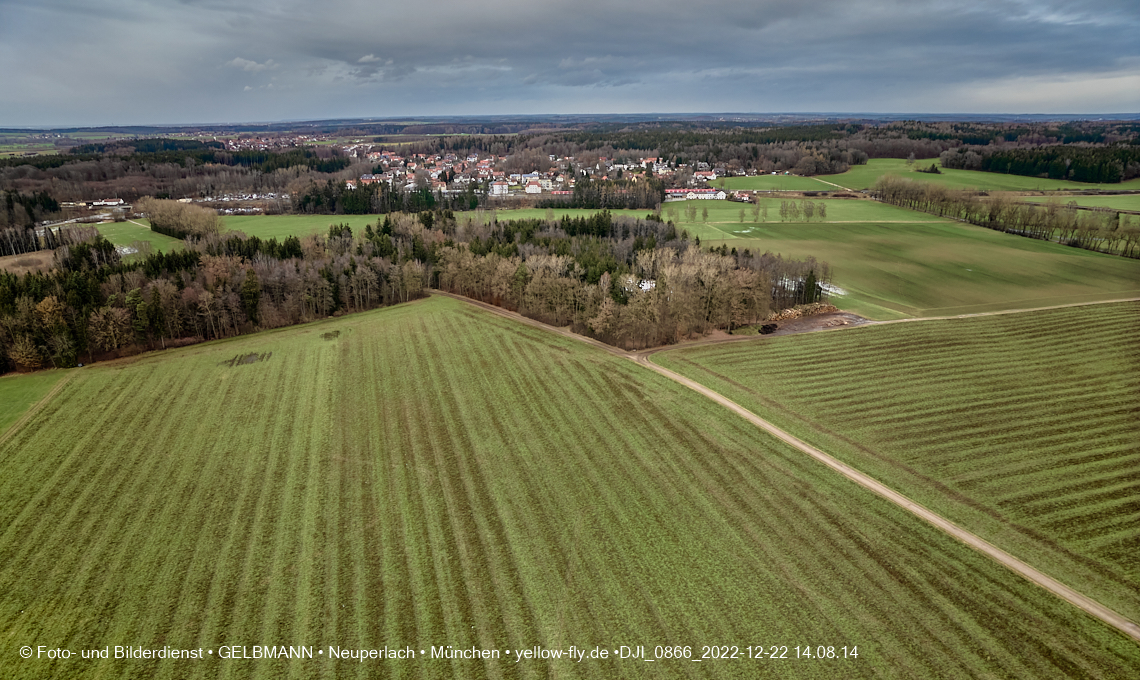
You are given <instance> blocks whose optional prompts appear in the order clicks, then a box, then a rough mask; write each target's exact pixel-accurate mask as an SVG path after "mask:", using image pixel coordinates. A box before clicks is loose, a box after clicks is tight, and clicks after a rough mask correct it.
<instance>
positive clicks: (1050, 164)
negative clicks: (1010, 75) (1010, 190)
mask: <svg viewBox="0 0 1140 680" xmlns="http://www.w3.org/2000/svg"><path fill="white" fill-rule="evenodd" d="M939 161H940V162H941V163H942V167H945V168H957V169H962V170H983V171H985V172H997V173H1003V174H1009V175H1023V176H1026V177H1048V178H1050V179H1066V180H1071V181H1074V182H1088V183H1092V184H1116V183H1119V182H1123V181H1125V180H1129V179H1132V178H1134V177H1140V147H1137V146H1126V145H1113V146H1097V147H1090V146H1046V147H1037V148H1014V149H1002V148H977V147H959V148H957V149H955V150H953V151H947V152H944V153H943V154H942V155H941V156H940V157H939Z"/></svg>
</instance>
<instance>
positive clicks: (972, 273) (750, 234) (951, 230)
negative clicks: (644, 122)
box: [702, 222, 1140, 319]
mask: <svg viewBox="0 0 1140 680" xmlns="http://www.w3.org/2000/svg"><path fill="white" fill-rule="evenodd" d="M720 243H721V242H720V241H713V240H711V239H710V240H709V241H708V244H709V245H712V246H718V245H719V244H720ZM724 243H727V244H728V245H729V246H730V247H733V248H736V249H737V250H743V249H745V248H748V249H750V250H751V251H752V252H753V253H762V252H766V251H770V252H773V253H779V254H781V255H784V256H785V257H793V258H797V259H800V258H805V257H808V256H813V257H815V258H816V259H817V260H821V261H824V262H827V263H828V264H829V265H830V267H831V272H832V283H833V284H834V285H836V286H839V287H840V288H842V289H844V291H845V294H843V295H839V296H835V297H833V298H832V302H834V304H835V305H836V306H838V307H840V308H841V309H845V310H848V311H851V312H855V313H856V314H860V315H862V316H865V317H867V318H871V319H897V318H905V317H909V316H916V317H920V316H949V315H957V314H973V313H978V312H989V311H1000V310H1005V309H1028V308H1034V307H1047V306H1051V305H1059V304H1069V303H1076V302H1094V301H1097V300H1118V299H1124V298H1130V297H1140V261H1137V260H1128V259H1124V258H1121V257H1118V256H1114V255H1105V254H1103V253H1094V252H1091V251H1087V250H1080V249H1077V248H1069V247H1066V246H1062V245H1060V244H1057V243H1050V242H1046V241H1037V240H1033V239H1028V238H1024V237H1021V236H1015V235H1012V234H1003V233H1000V232H996V231H992V230H989V229H984V228H982V227H976V226H973V225H969V224H962V223H958V222H941V223H933V224H931V223H915V224H875V223H864V224H835V225H829V224H775V225H770V224H764V225H743V226H742V228H741V229H739V230H738V234H737V238H735V239H734V240H727V241H724ZM704 244H705V241H704V240H703V239H702V245H704Z"/></svg>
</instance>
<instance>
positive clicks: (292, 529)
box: [0, 298, 1140, 678]
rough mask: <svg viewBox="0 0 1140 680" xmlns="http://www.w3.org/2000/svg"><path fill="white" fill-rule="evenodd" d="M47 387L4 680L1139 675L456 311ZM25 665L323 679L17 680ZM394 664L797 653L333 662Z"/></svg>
mask: <svg viewBox="0 0 1140 680" xmlns="http://www.w3.org/2000/svg"><path fill="white" fill-rule="evenodd" d="M914 328H915V329H918V328H919V327H918V326H915V327H914ZM873 330H874V331H879V330H880V329H873ZM883 330H886V329H883ZM904 330H908V331H909V330H910V329H909V327H904ZM852 335H853V336H854V335H856V334H855V333H852ZM820 337H821V338H823V339H825V340H827V341H835V340H841V339H842V336H835V337H832V335H830V334H825V335H823V336H820ZM1112 384H1115V383H1112ZM57 387H58V392H57V393H55V394H54V396H51V397H50V398H49V399H47V400H44V401H41V402H40V404H39V405H38V406H37V407H34V408H33V409H32V410H31V411H29V412H28V413H27V414H26V416H27V418H26V420H24V421H23V423H22V424H21V425H19V426H17V427H16V428H15V429H10V430H9V431H8V432H6V433H5V434H3V435H0V436H2V437H3V439H0V639H2V640H3V649H2V650H0V653H2V654H3V655H4V658H3V662H2V666H3V668H4V674H3V675H4V677H5V678H47V677H68V678H73V677H74V678H88V677H90V678H238V677H240V678H248V677H254V678H332V677H346V676H351V677H463V678H469V677H476V678H478V677H490V678H498V677H504V678H515V677H520V678H530V677H534V678H542V677H576V678H577V677H582V678H592V677H596V678H609V677H653V678H658V677H749V678H751V677H805V678H833V677H844V678H860V677H899V678H916V677H978V676H988V677H1049V678H1056V677H1082V678H1083V677H1101V678H1122V677H1137V675H1140V646H1137V645H1136V643H1135V642H1134V641H1131V640H1129V639H1127V638H1126V637H1124V636H1123V635H1122V634H1120V633H1118V632H1116V631H1114V630H1112V629H1109V628H1108V627H1107V626H1105V625H1103V624H1102V623H1100V622H1099V621H1097V620H1095V619H1092V618H1091V617H1089V616H1086V615H1085V614H1083V613H1082V612H1080V611H1079V610H1077V609H1076V608H1074V607H1072V606H1070V605H1068V604H1066V603H1064V602H1062V601H1061V600H1059V599H1057V598H1056V597H1054V596H1053V595H1051V594H1049V593H1048V592H1046V591H1045V590H1043V589H1041V588H1039V587H1037V586H1034V585H1032V584H1030V583H1028V582H1026V581H1023V580H1022V579H1020V578H1019V577H1017V576H1016V575H1014V574H1013V573H1012V572H1010V571H1008V570H1007V569H1005V568H1003V567H1001V566H999V565H998V564H997V563H995V562H993V561H991V560H989V559H988V558H985V557H983V556H981V555H980V554H978V553H976V552H974V551H973V550H971V549H969V548H967V547H965V546H964V545H962V544H960V543H958V542H956V541H954V540H952V539H950V538H948V537H946V536H945V535H943V534H942V533H940V532H939V531H938V530H936V529H935V528H933V527H931V526H928V525H926V524H924V523H922V522H921V521H919V520H917V519H916V518H914V517H913V516H911V515H909V514H908V513H906V512H905V511H904V510H902V509H901V508H898V507H896V506H894V505H891V504H889V503H887V502H886V501H883V500H881V499H879V498H878V497H877V496H874V495H872V494H871V493H870V492H867V491H865V490H863V489H862V488H861V487H859V486H857V485H855V484H854V483H852V482H848V481H847V480H846V479H844V478H843V477H842V476H840V475H838V474H836V473H834V472H832V471H831V470H829V469H828V468H826V467H824V466H822V465H820V464H818V463H816V462H815V461H813V460H812V459H810V458H808V457H807V456H804V455H803V454H801V453H798V452H796V451H794V450H792V449H789V448H787V447H785V446H784V445H782V444H780V443H778V441H777V440H775V439H772V438H770V437H768V436H766V435H764V434H763V433H761V432H760V431H759V430H757V429H756V428H754V427H753V426H751V425H750V424H748V423H747V422H746V421H744V420H743V419H738V418H736V417H732V416H730V415H729V414H728V413H727V412H726V411H724V410H723V409H722V408H721V407H719V406H717V405H716V404H714V403H713V402H711V401H709V400H707V399H705V398H703V397H701V396H699V395H696V394H695V393H693V392H691V391H688V390H686V389H685V388H683V387H681V386H679V385H677V384H676V383H674V382H672V381H670V380H668V379H666V378H664V377H662V376H659V375H657V374H655V373H652V372H650V371H648V370H646V369H644V368H643V367H640V366H638V365H637V364H635V363H634V362H631V361H628V360H625V359H621V358H618V357H614V356H612V355H610V354H608V353H606V352H604V351H601V350H598V349H596V348H593V347H590V346H588V345H585V344H583V343H578V342H575V341H573V340H570V339H566V338H562V337H560V336H556V335H553V334H550V333H547V332H545V331H542V330H539V329H535V328H532V327H530V326H527V325H524V324H521V323H518V322H516V321H514V320H511V319H505V318H502V317H498V316H495V315H492V314H490V313H488V312H485V311H482V310H479V309H476V308H474V307H471V306H468V305H465V304H464V303H461V302H458V301H455V300H450V299H445V298H431V299H429V300H425V301H421V302H416V303H412V304H408V305H402V306H399V307H394V308H388V309H384V310H377V311H373V312H366V313H362V314H357V315H352V316H346V317H343V318H339V319H329V320H326V321H321V322H318V323H314V324H309V325H304V326H297V327H292V328H288V329H279V330H275V331H269V332H265V333H260V334H257V335H252V336H245V337H242V338H238V339H233V340H229V341H221V342H213V343H208V344H203V345H197V346H191V347H186V348H181V349H176V350H170V351H167V352H162V353H152V354H147V355H141V356H139V357H135V358H132V359H130V360H120V361H116V362H106V363H103V364H100V365H96V366H91V367H87V368H82V369H76V370H72V371H69V372H68V373H67V374H65V375H64V377H63V378H62V379H61V382H60V383H57ZM810 389H813V390H815V389H817V387H816V386H814V385H813V386H812V387H811V388H810ZM1089 392H1090V391H1089V390H1087V389H1086V390H1085V393H1086V398H1092V399H1096V398H1097V397H1096V395H1095V394H1093V395H1091V396H1090V395H1089ZM1106 451H1108V450H1107V449H1106ZM1109 452H1110V453H1111V451H1109ZM1106 460H1107V459H1106ZM1120 460H1122V461H1123V460H1124V459H1123V458H1121V459H1120ZM1045 479H1046V480H1048V479H1049V477H1048V476H1046V477H1045ZM995 483H996V482H995ZM24 645H28V646H32V647H36V646H39V645H47V646H49V647H68V648H71V649H76V650H79V649H87V648H100V649H101V648H103V647H105V646H114V645H131V646H141V647H146V648H162V647H163V646H164V645H166V646H169V647H173V648H176V649H187V648H202V649H207V650H217V649H219V646H220V645H241V646H247V648H248V647H251V646H254V645H288V646H311V647H312V650H313V659H311V660H310V659H300V660H298V659H294V660H264V659H262V660H251V659H246V660H219V659H218V658H217V653H216V652H215V654H213V655H210V656H207V657H206V658H205V659H203V660H202V661H179V662H171V661H157V660H150V661H147V660H132V661H124V660H115V659H113V658H112V659H109V660H105V661H104V660H76V659H72V660H54V661H53V660H47V659H34V658H33V659H28V660H21V659H19V658H17V656H16V650H17V649H18V648H19V647H21V646H24ZM406 645H410V646H411V647H412V648H413V649H414V650H416V651H418V650H421V649H423V650H427V649H428V648H429V647H432V646H444V645H451V646H453V647H454V648H458V649H467V648H470V647H472V646H475V647H478V648H482V649H495V650H499V651H500V652H502V651H504V650H507V649H512V650H517V649H529V648H532V647H534V646H536V645H538V646H543V647H545V648H548V649H553V648H557V649H563V650H565V649H568V648H569V647H570V646H571V645H576V646H577V647H579V648H583V647H584V648H586V649H593V648H594V647H595V646H599V647H603V648H608V649H610V650H613V649H617V648H618V647H619V646H620V645H627V646H638V645H640V646H644V648H645V649H646V651H647V654H648V656H649V658H650V659H653V658H654V655H655V650H656V648H657V646H666V645H669V646H681V647H683V646H689V647H691V650H692V654H693V657H692V658H693V659H700V658H701V657H702V654H703V650H704V647H705V646H736V647H737V648H738V651H739V652H740V653H743V654H745V657H746V656H747V652H745V651H744V650H746V649H747V648H748V647H749V646H751V647H753V648H754V649H758V648H763V650H764V652H765V654H768V653H769V652H770V650H771V648H772V647H776V648H777V650H778V648H779V647H782V646H787V647H788V650H791V651H790V656H791V657H793V658H785V659H770V658H764V659H755V658H754V659H748V658H738V659H736V660H720V661H711V660H706V661H701V665H699V666H698V665H697V663H695V662H694V661H693V660H669V661H666V660H662V661H645V662H643V661H634V660H625V661H621V660H613V659H612V658H611V659H608V660H605V661H601V660H593V661H591V660H589V659H587V660H586V661H583V662H581V663H573V662H569V661H566V660H562V661H557V660H545V661H538V660H529V661H528V660H524V661H522V662H521V663H520V662H516V661H515V659H514V657H511V656H509V655H504V656H502V657H500V659H499V660H485V661H484V660H478V661H474V660H448V659H434V660H433V659H431V658H430V653H429V656H428V657H420V656H417V658H416V659H415V660H405V661H397V660H391V661H382V660H373V661H367V662H364V663H361V662H359V661H334V660H330V659H329V658H328V651H327V650H328V648H329V647H330V646H336V647H340V648H352V649H362V648H363V649H383V648H404V647H405V646H406ZM796 646H812V647H813V649H817V648H819V647H827V646H832V647H834V648H835V649H840V648H841V647H843V646H848V647H857V648H858V657H857V658H849V659H846V660H844V659H816V658H812V659H804V658H801V659H796V658H794V657H795V656H796V653H795V651H794V650H795V647H796ZM318 650H322V651H323V654H322V655H318V654H317V651H318Z"/></svg>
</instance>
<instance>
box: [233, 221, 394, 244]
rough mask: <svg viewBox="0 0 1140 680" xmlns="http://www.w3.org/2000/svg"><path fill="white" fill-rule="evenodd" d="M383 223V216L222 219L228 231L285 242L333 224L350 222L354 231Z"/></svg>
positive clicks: (324, 230) (320, 231)
mask: <svg viewBox="0 0 1140 680" xmlns="http://www.w3.org/2000/svg"><path fill="white" fill-rule="evenodd" d="M377 221H380V222H383V221H384V216H383V215H226V216H225V217H223V218H222V223H223V224H224V225H225V229H226V231H241V232H244V233H245V234H246V235H247V236H256V237H258V238H261V239H266V240H268V239H271V238H275V239H277V240H278V241H284V240H285V239H286V237H289V236H297V237H301V236H308V235H310V234H325V235H327V234H328V233H329V226H330V225H333V224H347V225H348V226H350V227H351V228H352V233H353V234H362V233H364V227H365V225H368V224H371V225H373V226H375V225H376V223H377Z"/></svg>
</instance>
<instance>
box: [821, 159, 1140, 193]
mask: <svg viewBox="0 0 1140 680" xmlns="http://www.w3.org/2000/svg"><path fill="white" fill-rule="evenodd" d="M931 163H937V161H936V160H935V159H930V158H928V159H925V160H917V161H915V162H914V164H913V165H907V163H906V161H905V160H903V159H901V158H872V159H871V160H869V161H867V164H866V165H853V166H851V169H850V170H848V171H847V172H844V173H840V174H838V175H820V176H819V179H822V180H826V181H828V182H833V183H835V184H838V185H840V186H842V187H846V188H848V189H869V188H871V187H872V186H874V184H875V182H877V181H878V179H879V178H880V177H882V176H883V175H898V176H899V177H904V178H906V179H909V180H914V181H916V182H931V183H934V184H940V185H942V186H944V187H946V188H948V189H979V190H983V191H1057V190H1070V191H1080V190H1082V189H1107V190H1120V191H1123V190H1129V189H1130V190H1140V179H1132V180H1129V181H1127V182H1121V183H1120V184H1085V183H1083V182H1069V181H1066V180H1058V179H1043V178H1040V177H1024V176H1021V175H1004V174H1001V173H996V172H980V171H978V170H952V169H949V168H942V167H941V166H939V168H940V169H941V170H942V174H940V175H934V174H928V173H923V172H916V171H915V169H916V168H929V167H930V164H931Z"/></svg>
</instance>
